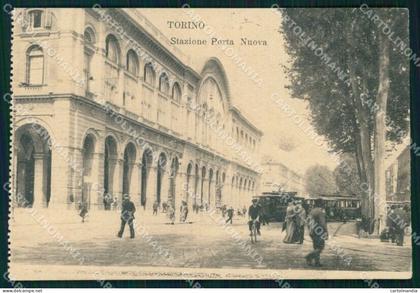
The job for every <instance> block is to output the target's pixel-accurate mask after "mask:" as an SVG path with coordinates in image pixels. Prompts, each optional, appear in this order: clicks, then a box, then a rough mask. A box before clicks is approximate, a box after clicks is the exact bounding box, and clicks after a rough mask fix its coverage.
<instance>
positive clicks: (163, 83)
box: [159, 73, 169, 94]
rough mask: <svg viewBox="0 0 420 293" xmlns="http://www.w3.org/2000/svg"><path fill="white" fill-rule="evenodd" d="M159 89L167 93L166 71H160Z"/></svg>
mask: <svg viewBox="0 0 420 293" xmlns="http://www.w3.org/2000/svg"><path fill="white" fill-rule="evenodd" d="M159 90H160V91H161V92H162V93H164V94H168V93H169V79H168V76H167V75H166V73H162V74H161V76H160V77H159Z"/></svg>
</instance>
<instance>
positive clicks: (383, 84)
mask: <svg viewBox="0 0 420 293" xmlns="http://www.w3.org/2000/svg"><path fill="white" fill-rule="evenodd" d="M389 46H390V44H389V39H388V38H387V37H385V36H383V35H382V34H381V32H380V33H379V47H380V48H381V53H380V55H379V85H378V95H377V96H376V104H377V106H378V108H379V110H378V111H377V112H376V113H375V130H374V137H375V142H374V143H375V146H374V163H375V220H376V221H377V223H378V226H377V230H378V233H380V231H381V230H382V229H383V228H384V227H385V220H386V208H385V207H386V206H385V205H386V186H385V168H384V160H385V135H386V126H385V117H386V108H387V100H388V95H389Z"/></svg>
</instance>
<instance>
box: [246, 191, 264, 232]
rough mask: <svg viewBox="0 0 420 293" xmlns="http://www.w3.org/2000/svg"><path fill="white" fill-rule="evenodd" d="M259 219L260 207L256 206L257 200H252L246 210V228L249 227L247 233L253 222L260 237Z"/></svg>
mask: <svg viewBox="0 0 420 293" xmlns="http://www.w3.org/2000/svg"><path fill="white" fill-rule="evenodd" d="M260 217H261V206H260V205H259V204H258V200H257V199H256V198H254V199H253V200H252V205H250V206H249V209H248V219H249V221H248V226H249V231H250V232H251V228H252V222H254V221H255V228H257V234H258V235H261V232H260V227H261V225H260Z"/></svg>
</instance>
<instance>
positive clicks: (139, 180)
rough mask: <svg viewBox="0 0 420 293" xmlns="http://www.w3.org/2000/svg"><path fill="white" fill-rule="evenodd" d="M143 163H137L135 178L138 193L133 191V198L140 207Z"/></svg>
mask: <svg viewBox="0 0 420 293" xmlns="http://www.w3.org/2000/svg"><path fill="white" fill-rule="evenodd" d="M142 167H143V164H142V163H137V164H136V165H135V168H136V169H137V176H133V178H134V180H135V181H137V193H133V196H134V198H133V200H134V203H135V204H137V205H138V206H139V207H140V206H141V188H142V186H141V183H142V182H141V170H142Z"/></svg>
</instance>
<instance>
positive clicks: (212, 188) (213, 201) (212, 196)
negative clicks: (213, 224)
mask: <svg viewBox="0 0 420 293" xmlns="http://www.w3.org/2000/svg"><path fill="white" fill-rule="evenodd" d="M215 184H216V181H215V180H214V179H212V180H211V181H210V188H209V201H210V207H216V189H215Z"/></svg>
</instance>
